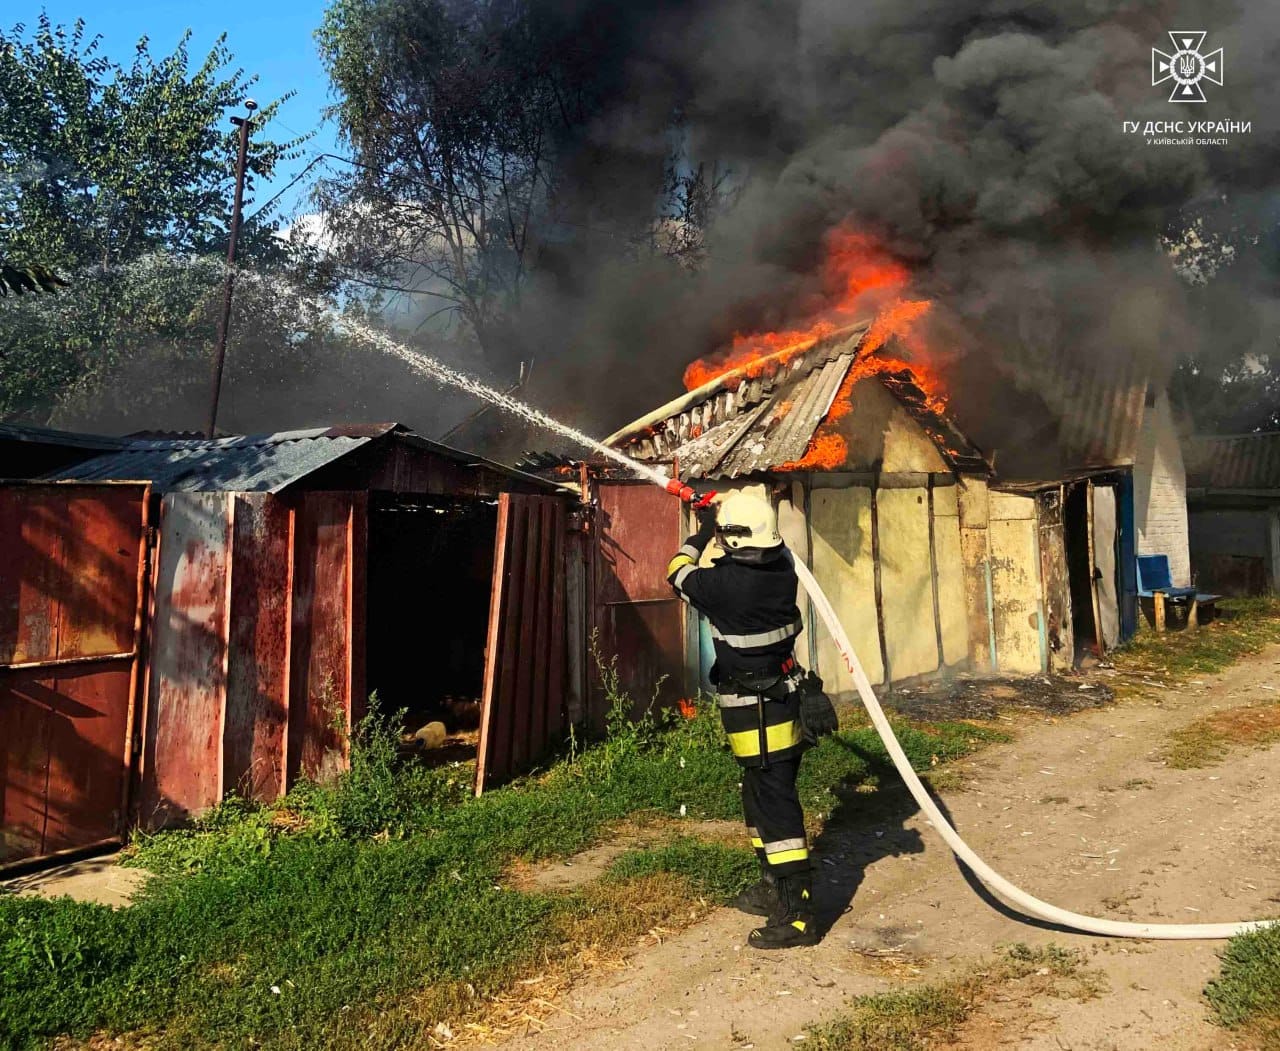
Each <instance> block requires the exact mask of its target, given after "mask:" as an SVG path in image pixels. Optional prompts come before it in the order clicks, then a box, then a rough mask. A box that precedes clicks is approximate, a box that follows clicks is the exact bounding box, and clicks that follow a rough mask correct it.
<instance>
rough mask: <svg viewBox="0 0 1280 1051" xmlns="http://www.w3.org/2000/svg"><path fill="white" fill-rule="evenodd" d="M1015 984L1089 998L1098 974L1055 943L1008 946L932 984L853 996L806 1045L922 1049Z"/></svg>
mask: <svg viewBox="0 0 1280 1051" xmlns="http://www.w3.org/2000/svg"><path fill="white" fill-rule="evenodd" d="M1014 983H1019V984H1021V985H1022V986H1023V989H1022V992H1023V994H1024V995H1048V996H1058V997H1067V996H1069V997H1075V998H1079V999H1090V998H1092V997H1094V996H1096V995H1097V994H1098V993H1099V992H1100V990H1101V984H1100V978H1099V976H1098V975H1096V974H1095V973H1093V972H1091V971H1088V970H1087V969H1085V968H1084V966H1083V962H1082V957H1081V956H1080V954H1079V953H1076V952H1072V951H1069V950H1067V949H1062V948H1060V947H1058V946H1056V945H1049V946H1045V947H1043V948H1032V947H1030V946H1027V945H1022V944H1017V945H1012V946H1010V947H1008V948H1007V949H1005V950H1004V953H1003V954H1002V955H1001V956H1000V957H999V958H998V959H997V960H995V961H993V962H991V963H987V964H982V965H979V966H976V967H974V968H972V969H970V970H969V971H967V972H966V973H964V974H962V975H960V976H958V977H955V978H952V979H949V980H947V981H943V982H939V983H936V984H931V985H925V986H921V987H920V988H917V989H907V990H905V991H902V992H892V993H882V994H880V995H879V996H859V997H856V998H855V999H854V1000H853V1002H852V1004H851V1005H850V1008H849V1010H848V1011H846V1012H845V1013H843V1014H841V1015H839V1016H838V1017H836V1018H834V1019H832V1020H831V1021H828V1022H826V1023H823V1024H822V1025H818V1026H814V1027H812V1028H811V1029H810V1030H809V1031H808V1037H809V1039H808V1040H806V1041H805V1044H804V1046H805V1047H806V1048H817V1049H818V1051H924V1049H925V1048H929V1047H934V1046H937V1045H938V1043H939V1042H940V1041H949V1040H950V1039H951V1038H952V1037H954V1035H955V1034H956V1031H957V1030H958V1029H959V1027H960V1026H961V1025H963V1024H964V1023H965V1022H967V1021H968V1020H969V1019H970V1018H971V1017H972V1016H973V1014H974V1012H975V1011H976V1010H978V1008H979V1007H980V1006H981V1005H982V1003H983V1001H984V999H986V998H988V997H990V996H991V995H993V994H995V993H997V992H1005V991H1007V989H1008V987H1010V986H1011V985H1013V984H1014Z"/></svg>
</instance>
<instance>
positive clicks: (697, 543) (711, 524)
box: [689, 507, 716, 551]
mask: <svg viewBox="0 0 1280 1051" xmlns="http://www.w3.org/2000/svg"><path fill="white" fill-rule="evenodd" d="M715 534H716V509H715V508H714V507H704V508H702V509H701V510H700V511H699V512H698V531H697V532H696V533H694V534H693V536H691V537H689V543H691V544H692V545H693V546H694V547H696V548H697V549H698V550H699V551H701V550H702V549H703V548H705V547H706V546H707V545H708V544H709V543H711V538H712V537H713V536H715Z"/></svg>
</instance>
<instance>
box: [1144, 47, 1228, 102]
mask: <svg viewBox="0 0 1280 1051" xmlns="http://www.w3.org/2000/svg"><path fill="white" fill-rule="evenodd" d="M1208 35H1209V34H1208V33H1207V32H1206V31H1205V30H1202V29H1195V30H1186V29H1181V30H1179V29H1173V30H1170V31H1169V39H1170V40H1172V41H1173V54H1171V55H1166V54H1165V53H1164V52H1163V51H1161V50H1160V49H1159V48H1155V47H1153V48H1152V49H1151V84H1152V86H1153V87H1154V86H1155V85H1157V84H1163V83H1164V82H1165V81H1166V80H1172V81H1173V90H1172V91H1171V92H1170V94H1169V101H1170V102H1204V101H1205V97H1204V89H1203V88H1202V87H1201V86H1200V82H1201V81H1202V80H1207V81H1209V83H1211V84H1217V85H1218V86H1219V87H1221V86H1222V48H1218V50H1217V51H1212V52H1210V53H1209V54H1207V55H1204V54H1201V52H1200V48H1201V46H1202V45H1203V44H1204V38H1205V37H1206V36H1208Z"/></svg>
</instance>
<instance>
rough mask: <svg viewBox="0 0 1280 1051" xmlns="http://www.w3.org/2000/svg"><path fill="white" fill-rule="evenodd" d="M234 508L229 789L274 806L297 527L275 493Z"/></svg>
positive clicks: (285, 712) (280, 773)
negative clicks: (271, 802)
mask: <svg viewBox="0 0 1280 1051" xmlns="http://www.w3.org/2000/svg"><path fill="white" fill-rule="evenodd" d="M233 500H234V502H235V509H234V514H233V521H234V527H233V533H232V554H233V562H232V570H231V621H230V632H231V634H230V644H231V658H232V659H231V661H230V662H229V665H228V669H227V713H226V729H225V733H224V747H223V784H224V786H225V788H226V790H227V791H233V792H236V793H237V794H238V795H241V796H245V797H246V798H249V799H257V800H260V801H262V802H267V801H270V800H272V799H275V798H276V797H277V796H280V795H283V794H284V792H285V791H286V782H285V735H286V732H287V730H288V726H289V626H290V608H289V607H290V596H291V594H292V585H293V557H292V535H293V534H292V529H293V520H292V513H291V511H290V509H289V506H288V504H287V503H286V502H285V501H283V500H281V499H279V498H277V497H274V496H271V495H269V494H267V493H239V494H237V495H236V496H234V497H233Z"/></svg>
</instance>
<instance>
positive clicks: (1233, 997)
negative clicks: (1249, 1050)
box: [1205, 925, 1280, 1048]
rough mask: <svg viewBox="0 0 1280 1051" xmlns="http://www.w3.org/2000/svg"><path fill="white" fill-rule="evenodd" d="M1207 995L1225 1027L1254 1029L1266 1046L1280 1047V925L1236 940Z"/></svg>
mask: <svg viewBox="0 0 1280 1051" xmlns="http://www.w3.org/2000/svg"><path fill="white" fill-rule="evenodd" d="M1205 996H1207V997H1208V999H1209V1003H1210V1004H1212V1005H1213V1009H1214V1010H1215V1011H1216V1012H1217V1013H1218V1017H1219V1018H1220V1019H1221V1020H1222V1023H1223V1025H1226V1026H1229V1027H1230V1028H1233V1029H1237V1028H1241V1027H1245V1028H1249V1029H1252V1030H1254V1031H1255V1032H1256V1033H1257V1034H1258V1036H1259V1037H1260V1039H1261V1041H1262V1043H1263V1046H1264V1047H1268V1048H1280V925H1276V926H1272V927H1266V928H1264V929H1262V930H1260V931H1255V932H1253V933H1251V934H1245V935H1241V936H1240V937H1238V938H1232V939H1231V941H1229V942H1228V943H1227V948H1226V951H1225V952H1224V953H1223V954H1222V973H1221V974H1220V975H1219V976H1218V977H1217V978H1215V979H1214V980H1213V981H1211V982H1210V983H1209V985H1208V986H1207V987H1206V989H1205Z"/></svg>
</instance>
